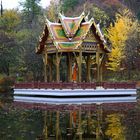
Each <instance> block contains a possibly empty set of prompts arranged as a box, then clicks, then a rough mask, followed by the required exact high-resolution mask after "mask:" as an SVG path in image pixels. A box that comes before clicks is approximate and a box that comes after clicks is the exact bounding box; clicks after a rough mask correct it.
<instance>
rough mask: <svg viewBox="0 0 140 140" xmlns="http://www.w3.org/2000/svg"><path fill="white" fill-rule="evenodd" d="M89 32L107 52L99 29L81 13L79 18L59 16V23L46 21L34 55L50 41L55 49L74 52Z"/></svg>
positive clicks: (92, 20) (107, 49)
mask: <svg viewBox="0 0 140 140" xmlns="http://www.w3.org/2000/svg"><path fill="white" fill-rule="evenodd" d="M90 30H93V33H94V35H95V36H97V38H98V39H99V41H100V42H101V45H102V46H104V47H103V48H104V49H105V50H106V51H107V52H109V51H110V50H109V48H108V47H107V46H106V41H105V39H104V36H103V34H102V32H101V30H100V28H99V25H96V23H95V22H94V19H93V18H92V19H91V20H89V21H87V20H86V18H85V14H84V13H82V14H81V15H80V16H79V17H73V18H72V17H71V18H70V17H65V16H63V15H61V14H59V22H58V23H52V22H50V21H49V20H48V19H46V24H45V27H44V30H43V34H42V36H41V37H40V39H39V46H38V47H37V48H36V53H41V52H42V51H43V49H44V46H45V43H46V41H47V40H48V39H49V40H52V43H53V44H54V45H55V46H56V48H57V49H63V50H74V49H78V47H79V46H80V45H81V44H82V43H83V41H84V39H85V37H86V35H87V34H88V32H89V31H90Z"/></svg>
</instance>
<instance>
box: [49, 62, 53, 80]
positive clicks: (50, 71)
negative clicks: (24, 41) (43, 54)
mask: <svg viewBox="0 0 140 140" xmlns="http://www.w3.org/2000/svg"><path fill="white" fill-rule="evenodd" d="M49 81H50V82H52V62H50V64H49Z"/></svg>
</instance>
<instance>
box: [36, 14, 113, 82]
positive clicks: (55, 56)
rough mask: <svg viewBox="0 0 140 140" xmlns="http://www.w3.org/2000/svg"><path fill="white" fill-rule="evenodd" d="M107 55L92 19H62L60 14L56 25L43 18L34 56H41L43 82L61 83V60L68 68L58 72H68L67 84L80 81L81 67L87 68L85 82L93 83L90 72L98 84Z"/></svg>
mask: <svg viewBox="0 0 140 140" xmlns="http://www.w3.org/2000/svg"><path fill="white" fill-rule="evenodd" d="M109 52H110V49H109V47H108V46H107V43H106V40H105V39H104V36H103V34H102V32H101V30H100V27H99V24H96V23H95V21H94V19H93V18H91V19H90V20H88V18H87V16H86V15H85V13H82V14H81V15H80V16H79V17H65V16H64V15H62V14H59V20H58V23H53V22H50V21H49V20H48V19H46V23H45V26H44V29H43V33H42V35H41V37H40V38H39V45H38V47H37V48H36V53H37V54H42V56H43V62H44V77H45V81H46V82H52V81H55V82H60V72H61V71H60V68H61V67H62V66H61V64H60V62H61V60H62V58H63V59H64V58H65V60H66V66H67V69H61V70H63V71H67V82H72V81H76V82H83V79H82V67H83V64H84V66H85V69H86V72H85V75H86V79H85V82H92V80H91V73H93V72H94V73H95V74H94V79H96V81H97V82H100V81H102V69H103V65H104V63H105V60H106V56H107V53H109ZM54 73H55V76H53V75H54ZM54 77H55V78H54Z"/></svg>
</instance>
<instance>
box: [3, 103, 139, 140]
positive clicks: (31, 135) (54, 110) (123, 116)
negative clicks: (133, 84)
mask: <svg viewBox="0 0 140 140" xmlns="http://www.w3.org/2000/svg"><path fill="white" fill-rule="evenodd" d="M0 140H140V104H139V102H137V103H115V104H113V103H108V104H90V105H47V104H31V103H19V102H14V103H2V102H1V104H0Z"/></svg>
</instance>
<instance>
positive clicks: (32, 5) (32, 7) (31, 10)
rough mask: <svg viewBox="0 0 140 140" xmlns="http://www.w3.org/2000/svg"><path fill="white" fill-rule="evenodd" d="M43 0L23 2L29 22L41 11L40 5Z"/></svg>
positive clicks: (24, 11) (25, 15)
mask: <svg viewBox="0 0 140 140" xmlns="http://www.w3.org/2000/svg"><path fill="white" fill-rule="evenodd" d="M40 1H41V0H25V1H24V2H21V3H20V5H21V6H22V8H23V10H22V12H23V15H24V17H25V19H26V20H27V21H28V23H30V24H31V23H32V22H33V21H34V20H35V19H36V18H37V17H38V16H39V15H40V13H41V7H40V5H39V3H40Z"/></svg>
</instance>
